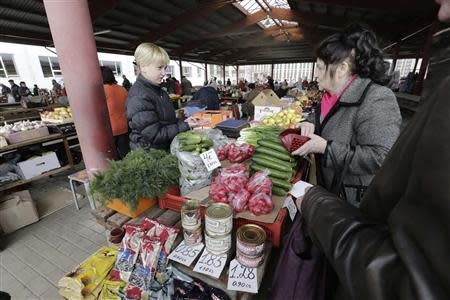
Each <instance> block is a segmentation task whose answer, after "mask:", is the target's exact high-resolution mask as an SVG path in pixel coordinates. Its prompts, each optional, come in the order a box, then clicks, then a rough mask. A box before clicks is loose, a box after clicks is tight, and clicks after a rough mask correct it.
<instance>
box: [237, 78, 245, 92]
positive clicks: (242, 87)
mask: <svg viewBox="0 0 450 300" xmlns="http://www.w3.org/2000/svg"><path fill="white" fill-rule="evenodd" d="M238 88H239V89H240V90H241V91H243V92H245V91H246V90H247V87H246V86H245V82H244V79H241V80H239V83H238Z"/></svg>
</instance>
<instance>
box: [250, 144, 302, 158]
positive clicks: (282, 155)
mask: <svg viewBox="0 0 450 300" xmlns="http://www.w3.org/2000/svg"><path fill="white" fill-rule="evenodd" d="M255 152H256V153H262V154H267V155H270V156H272V157H276V158H278V159H281V160H285V161H291V160H292V159H293V158H292V157H291V156H290V155H289V154H286V153H281V152H278V151H277V150H274V149H271V148H267V147H263V146H259V147H256V149H255Z"/></svg>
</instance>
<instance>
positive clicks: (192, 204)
mask: <svg viewBox="0 0 450 300" xmlns="http://www.w3.org/2000/svg"><path fill="white" fill-rule="evenodd" d="M199 222H201V221H200V203H199V202H198V201H195V200H189V201H186V202H184V203H183V204H182V205H181V224H182V225H183V226H185V225H186V226H197V224H198V223H199Z"/></svg>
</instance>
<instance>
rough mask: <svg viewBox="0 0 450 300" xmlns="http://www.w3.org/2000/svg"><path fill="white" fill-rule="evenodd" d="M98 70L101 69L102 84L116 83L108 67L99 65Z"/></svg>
mask: <svg viewBox="0 0 450 300" xmlns="http://www.w3.org/2000/svg"><path fill="white" fill-rule="evenodd" d="M100 70H101V71H102V77H103V84H115V83H117V81H116V78H115V77H114V73H113V71H112V70H111V69H110V68H109V67H100Z"/></svg>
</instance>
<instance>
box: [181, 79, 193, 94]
mask: <svg viewBox="0 0 450 300" xmlns="http://www.w3.org/2000/svg"><path fill="white" fill-rule="evenodd" d="M181 95H187V96H190V95H192V83H191V82H190V81H189V79H187V78H186V76H181Z"/></svg>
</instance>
